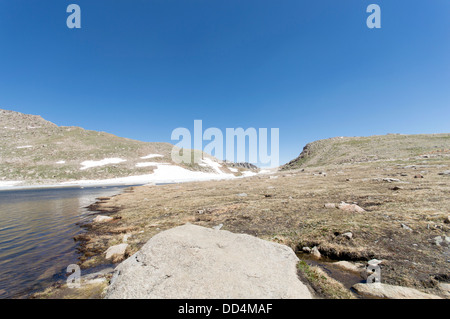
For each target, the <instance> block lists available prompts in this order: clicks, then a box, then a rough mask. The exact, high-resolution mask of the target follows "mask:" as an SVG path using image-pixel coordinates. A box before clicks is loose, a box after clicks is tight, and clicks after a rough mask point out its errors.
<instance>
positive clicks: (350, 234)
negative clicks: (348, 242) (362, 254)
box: [342, 232, 353, 239]
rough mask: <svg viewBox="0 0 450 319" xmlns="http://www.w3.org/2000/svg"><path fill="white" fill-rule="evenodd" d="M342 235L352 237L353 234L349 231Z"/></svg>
mask: <svg viewBox="0 0 450 319" xmlns="http://www.w3.org/2000/svg"><path fill="white" fill-rule="evenodd" d="M342 237H345V238H347V239H352V238H353V234H352V233H351V232H348V233H343V234H342Z"/></svg>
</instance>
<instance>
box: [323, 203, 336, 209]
mask: <svg viewBox="0 0 450 319" xmlns="http://www.w3.org/2000/svg"><path fill="white" fill-rule="evenodd" d="M325 208H336V204H335V203H326V204H325Z"/></svg>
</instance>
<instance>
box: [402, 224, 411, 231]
mask: <svg viewBox="0 0 450 319" xmlns="http://www.w3.org/2000/svg"><path fill="white" fill-rule="evenodd" d="M402 228H403V229H406V230H409V231H412V229H411V227H409V226H407V225H405V224H402Z"/></svg>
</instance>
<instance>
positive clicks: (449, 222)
mask: <svg viewBox="0 0 450 319" xmlns="http://www.w3.org/2000/svg"><path fill="white" fill-rule="evenodd" d="M444 223H446V224H450V215H448V216H447V218H446V219H445V220H444Z"/></svg>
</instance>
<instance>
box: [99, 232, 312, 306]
mask: <svg viewBox="0 0 450 319" xmlns="http://www.w3.org/2000/svg"><path fill="white" fill-rule="evenodd" d="M298 261H299V260H298V258H297V256H296V255H295V254H294V252H293V251H292V249H290V248H289V247H287V246H285V245H281V244H277V243H273V242H269V241H265V240H262V239H259V238H256V237H253V236H249V235H245V234H233V233H231V232H228V231H224V230H219V231H217V230H213V229H210V228H204V227H200V226H195V225H190V224H187V225H184V226H180V227H176V228H173V229H170V230H167V231H164V232H161V233H159V234H157V235H155V236H154V237H153V238H151V239H150V240H149V241H148V242H147V243H146V244H145V245H144V246H143V247H142V248H141V250H139V251H138V252H137V253H136V254H134V255H133V256H131V257H130V258H128V259H127V260H125V261H124V262H122V263H121V264H120V265H119V266H117V267H116V269H115V275H114V276H113V279H112V283H111V285H110V286H109V287H108V289H107V292H106V298H110V299H116V298H120V299H121V298H145V299H147V298H173V299H191V298H197V299H209V298H251V299H253V298H255V299H256V298H308V299H310V298H312V295H311V293H310V291H309V290H308V288H307V287H306V286H305V285H304V284H303V283H302V282H301V281H300V280H299V279H298V277H297V268H296V265H297V263H298Z"/></svg>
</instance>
